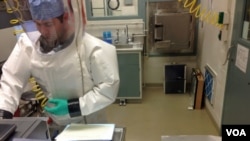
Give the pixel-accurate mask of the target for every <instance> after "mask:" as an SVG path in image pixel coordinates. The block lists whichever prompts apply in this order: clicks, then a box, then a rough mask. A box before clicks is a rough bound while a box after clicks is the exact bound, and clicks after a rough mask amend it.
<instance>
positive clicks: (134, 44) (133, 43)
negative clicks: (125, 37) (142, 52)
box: [114, 42, 141, 48]
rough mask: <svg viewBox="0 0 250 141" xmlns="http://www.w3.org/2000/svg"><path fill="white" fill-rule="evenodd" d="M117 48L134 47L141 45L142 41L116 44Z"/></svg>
mask: <svg viewBox="0 0 250 141" xmlns="http://www.w3.org/2000/svg"><path fill="white" fill-rule="evenodd" d="M114 45H115V47H116V48H133V47H140V46H141V43H139V42H130V43H127V44H119V43H118V44H114Z"/></svg>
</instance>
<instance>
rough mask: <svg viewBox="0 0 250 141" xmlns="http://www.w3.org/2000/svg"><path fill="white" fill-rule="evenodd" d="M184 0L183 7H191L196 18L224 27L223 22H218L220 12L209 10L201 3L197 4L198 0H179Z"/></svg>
mask: <svg viewBox="0 0 250 141" xmlns="http://www.w3.org/2000/svg"><path fill="white" fill-rule="evenodd" d="M182 1H185V2H184V3H183V7H184V8H189V13H191V14H194V15H195V17H196V18H199V19H200V20H201V21H205V22H207V23H210V24H212V25H214V26H216V27H218V28H220V29H222V28H223V27H224V25H223V24H219V23H218V22H217V21H218V17H219V14H218V12H213V11H211V10H209V11H207V10H206V9H203V8H202V7H201V5H200V4H197V0H178V2H179V3H181V2H182Z"/></svg>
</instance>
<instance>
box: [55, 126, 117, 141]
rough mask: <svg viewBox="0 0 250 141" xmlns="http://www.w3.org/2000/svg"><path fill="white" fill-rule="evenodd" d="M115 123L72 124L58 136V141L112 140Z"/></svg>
mask: <svg viewBox="0 0 250 141" xmlns="http://www.w3.org/2000/svg"><path fill="white" fill-rule="evenodd" d="M114 129H115V124H70V125H68V126H67V127H66V128H65V129H64V130H63V131H62V132H61V133H60V134H59V135H58V136H57V137H56V140H57V141H111V140H112V138H113V134H114Z"/></svg>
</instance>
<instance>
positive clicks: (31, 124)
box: [0, 117, 126, 141]
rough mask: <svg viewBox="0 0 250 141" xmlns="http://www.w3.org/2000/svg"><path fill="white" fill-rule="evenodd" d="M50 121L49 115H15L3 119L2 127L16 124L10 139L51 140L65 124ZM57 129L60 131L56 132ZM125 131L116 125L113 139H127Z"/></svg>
mask: <svg viewBox="0 0 250 141" xmlns="http://www.w3.org/2000/svg"><path fill="white" fill-rule="evenodd" d="M48 121H49V119H48V118H47V117H15V118H13V119H1V120H0V127H1V124H14V125H15V126H16V129H15V132H14V133H13V134H11V135H10V137H9V140H8V141H51V140H53V139H54V138H55V137H56V136H57V135H58V134H59V133H61V132H62V131H63V129H64V128H65V126H59V125H55V124H51V123H49V122H48ZM78 125H80V124H78ZM99 125H111V124H99ZM56 130H57V131H58V132H55V131H56ZM90 130H91V129H90ZM125 131H126V130H125V128H124V127H117V126H115V127H114V130H113V137H112V141H125Z"/></svg>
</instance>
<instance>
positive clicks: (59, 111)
mask: <svg viewBox="0 0 250 141" xmlns="http://www.w3.org/2000/svg"><path fill="white" fill-rule="evenodd" d="M44 110H45V111H46V112H49V113H51V114H53V115H57V116H63V115H66V114H68V113H69V110H68V100H65V99H56V98H55V99H54V98H52V99H49V100H48V101H47V105H46V106H45V107H44Z"/></svg>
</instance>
